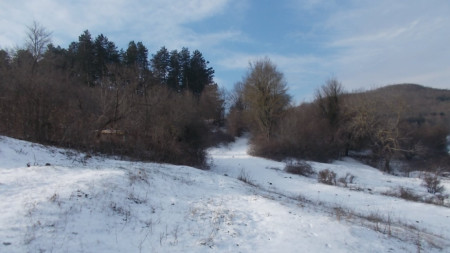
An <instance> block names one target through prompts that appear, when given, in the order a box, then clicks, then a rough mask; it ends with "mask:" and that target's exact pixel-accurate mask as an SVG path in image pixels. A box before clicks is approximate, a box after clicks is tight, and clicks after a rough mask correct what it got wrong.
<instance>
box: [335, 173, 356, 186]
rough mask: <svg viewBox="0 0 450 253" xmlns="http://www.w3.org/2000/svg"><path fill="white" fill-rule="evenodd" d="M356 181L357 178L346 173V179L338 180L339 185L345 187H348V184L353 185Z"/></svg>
mask: <svg viewBox="0 0 450 253" xmlns="http://www.w3.org/2000/svg"><path fill="white" fill-rule="evenodd" d="M354 180H355V176H354V175H352V174H351V173H346V174H345V177H340V178H339V179H338V183H340V184H342V185H343V186H344V187H348V184H353V181H354Z"/></svg>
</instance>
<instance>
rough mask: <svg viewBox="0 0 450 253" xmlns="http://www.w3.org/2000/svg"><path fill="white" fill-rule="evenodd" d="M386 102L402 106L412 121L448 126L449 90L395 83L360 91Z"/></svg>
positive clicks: (449, 111)
mask: <svg viewBox="0 0 450 253" xmlns="http://www.w3.org/2000/svg"><path fill="white" fill-rule="evenodd" d="M356 94H365V95H366V96H368V98H369V99H370V97H372V96H373V98H374V99H375V98H378V99H380V101H384V102H385V103H388V104H398V105H401V106H403V113H404V116H405V117H407V118H409V119H410V120H412V121H422V122H423V121H427V122H429V123H444V124H447V125H448V127H449V128H450V90H449V89H435V88H430V87H425V86H422V85H418V84H395V85H388V86H384V87H381V88H378V89H375V90H370V91H367V92H361V93H356Z"/></svg>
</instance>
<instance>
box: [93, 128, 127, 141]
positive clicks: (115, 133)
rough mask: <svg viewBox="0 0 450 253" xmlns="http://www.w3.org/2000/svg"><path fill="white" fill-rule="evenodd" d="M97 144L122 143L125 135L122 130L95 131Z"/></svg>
mask: <svg viewBox="0 0 450 253" xmlns="http://www.w3.org/2000/svg"><path fill="white" fill-rule="evenodd" d="M95 132H96V136H97V142H100V143H101V142H103V143H105V142H107V143H124V142H125V141H126V134H125V131H123V130H117V129H104V130H97V131H95Z"/></svg>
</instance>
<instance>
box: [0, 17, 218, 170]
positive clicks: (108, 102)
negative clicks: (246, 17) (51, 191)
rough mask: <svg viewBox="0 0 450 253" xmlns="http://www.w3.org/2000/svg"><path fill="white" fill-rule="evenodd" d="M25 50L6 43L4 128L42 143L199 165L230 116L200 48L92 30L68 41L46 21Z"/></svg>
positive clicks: (1, 74) (0, 94)
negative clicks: (60, 40) (57, 41)
mask: <svg viewBox="0 0 450 253" xmlns="http://www.w3.org/2000/svg"><path fill="white" fill-rule="evenodd" d="M27 36H28V39H27V43H26V45H27V46H26V48H23V49H18V50H13V51H5V50H0V119H1V120H0V134H3V135H8V136H12V137H16V138H20V139H24V140H30V141H35V142H39V143H44V144H53V145H58V146H64V147H71V148H77V149H83V150H87V151H93V152H97V151H99V152H106V153H110V154H115V155H126V156H129V157H136V158H139V159H148V160H152V161H158V162H169V163H175V164H189V165H197V166H201V165H204V164H205V152H204V150H205V147H206V145H207V143H208V141H209V139H210V136H209V135H210V134H212V132H213V128H214V127H215V126H217V125H220V124H222V123H223V117H224V109H223V103H224V101H223V99H222V94H221V92H220V90H219V88H218V86H217V84H215V83H214V81H213V77H214V70H213V69H212V68H211V67H209V66H208V64H209V62H207V61H206V60H205V59H204V57H203V56H202V54H201V52H200V51H198V50H195V51H193V52H192V53H191V52H190V51H189V49H188V48H182V49H181V50H180V51H177V50H173V51H168V50H167V49H166V48H165V47H162V48H161V49H160V50H159V51H158V52H156V53H155V54H153V55H152V56H151V57H149V55H148V49H147V48H146V47H145V46H144V45H143V43H142V42H137V43H135V42H134V41H131V42H130V43H129V45H128V48H126V49H125V50H123V49H121V50H118V49H117V47H116V45H115V44H114V42H112V41H110V40H109V39H108V38H107V37H106V36H104V35H102V34H100V35H98V36H97V37H95V39H93V38H92V36H91V34H90V33H89V31H87V30H86V31H85V32H83V34H81V35H80V36H79V38H78V41H75V42H72V43H71V44H70V45H69V46H68V48H62V47H60V46H54V45H52V44H50V43H49V42H50V33H48V32H47V31H46V30H45V28H43V27H42V26H40V25H39V24H36V23H34V25H33V26H31V27H29V31H28V34H27Z"/></svg>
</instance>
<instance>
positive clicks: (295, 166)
mask: <svg viewBox="0 0 450 253" xmlns="http://www.w3.org/2000/svg"><path fill="white" fill-rule="evenodd" d="M284 170H285V171H286V172H288V173H291V174H297V175H301V176H305V177H309V176H311V175H313V174H314V173H315V172H314V170H313V169H312V167H311V165H309V164H308V163H307V162H305V161H295V162H292V161H290V162H288V163H287V164H286V167H284Z"/></svg>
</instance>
